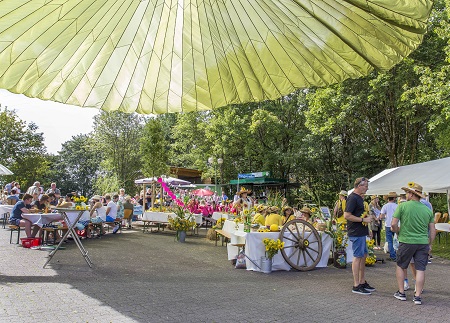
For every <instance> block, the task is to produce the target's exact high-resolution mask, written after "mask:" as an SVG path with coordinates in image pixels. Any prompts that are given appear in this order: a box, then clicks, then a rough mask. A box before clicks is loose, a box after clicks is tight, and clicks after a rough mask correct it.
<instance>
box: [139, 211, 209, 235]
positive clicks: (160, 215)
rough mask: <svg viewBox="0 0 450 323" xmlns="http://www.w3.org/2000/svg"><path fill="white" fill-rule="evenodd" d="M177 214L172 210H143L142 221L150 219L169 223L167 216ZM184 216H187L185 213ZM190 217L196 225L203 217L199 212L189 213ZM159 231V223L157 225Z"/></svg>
mask: <svg viewBox="0 0 450 323" xmlns="http://www.w3.org/2000/svg"><path fill="white" fill-rule="evenodd" d="M176 216H177V215H176V214H175V213H173V212H144V214H142V220H143V221H150V222H156V223H158V224H160V223H169V218H172V219H173V218H175V217H176ZM186 216H189V214H188V213H187V214H186ZM190 216H191V217H192V219H193V220H194V221H195V223H196V224H197V226H200V225H201V224H202V223H203V217H202V215H201V214H191V215H190ZM158 231H159V225H158Z"/></svg>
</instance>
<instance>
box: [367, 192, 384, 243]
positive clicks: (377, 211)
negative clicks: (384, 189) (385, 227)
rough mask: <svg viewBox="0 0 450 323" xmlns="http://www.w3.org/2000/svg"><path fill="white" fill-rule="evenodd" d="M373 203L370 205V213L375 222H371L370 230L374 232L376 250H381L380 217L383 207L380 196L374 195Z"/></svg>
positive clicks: (372, 197)
mask: <svg viewBox="0 0 450 323" xmlns="http://www.w3.org/2000/svg"><path fill="white" fill-rule="evenodd" d="M370 199H371V201H370V204H369V210H370V211H369V212H370V215H371V216H372V218H373V221H372V222H370V227H369V228H370V230H371V231H372V236H373V239H374V240H375V247H374V249H377V250H380V249H381V247H380V246H381V222H380V215H381V206H380V203H379V199H378V196H376V195H372V196H371V197H370Z"/></svg>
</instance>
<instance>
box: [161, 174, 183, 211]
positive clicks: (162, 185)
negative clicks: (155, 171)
mask: <svg viewBox="0 0 450 323" xmlns="http://www.w3.org/2000/svg"><path fill="white" fill-rule="evenodd" d="M158 183H160V184H161V187H162V188H163V190H164V191H166V192H167V194H168V195H169V196H170V197H171V198H172V200H174V201H175V203H177V204H178V205H179V206H181V207H184V203H183V201H182V200H180V199H179V198H177V197H176V196H175V194H173V192H172V190H171V189H170V188H169V186H167V184H166V183H165V182H164V181H163V179H162V177H159V178H158Z"/></svg>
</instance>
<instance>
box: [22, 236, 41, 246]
mask: <svg viewBox="0 0 450 323" xmlns="http://www.w3.org/2000/svg"><path fill="white" fill-rule="evenodd" d="M20 240H21V241H22V247H24V248H31V247H37V246H40V245H41V238H20Z"/></svg>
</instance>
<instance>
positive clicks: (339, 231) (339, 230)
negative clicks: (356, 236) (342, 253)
mask: <svg viewBox="0 0 450 323" xmlns="http://www.w3.org/2000/svg"><path fill="white" fill-rule="evenodd" d="M345 229H346V228H345V224H343V223H341V224H339V223H338V224H336V229H334V228H333V226H332V222H331V221H327V230H326V231H325V232H326V233H327V234H328V235H330V236H331V238H332V239H333V244H334V250H338V249H345V248H347V246H348V236H347V231H346V230H345Z"/></svg>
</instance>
